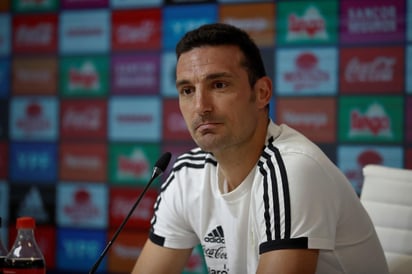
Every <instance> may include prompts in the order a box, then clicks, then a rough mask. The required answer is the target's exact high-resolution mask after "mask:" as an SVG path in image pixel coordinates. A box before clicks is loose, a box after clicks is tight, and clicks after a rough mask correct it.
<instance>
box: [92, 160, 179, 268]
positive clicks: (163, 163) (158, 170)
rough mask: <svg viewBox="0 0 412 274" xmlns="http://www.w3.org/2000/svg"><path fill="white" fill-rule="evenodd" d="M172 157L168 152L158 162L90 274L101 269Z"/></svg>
mask: <svg viewBox="0 0 412 274" xmlns="http://www.w3.org/2000/svg"><path fill="white" fill-rule="evenodd" d="M171 157H172V154H171V153H170V152H166V153H164V154H163V155H162V156H161V157H160V158H159V159H158V160H157V162H156V164H155V166H154V168H153V173H152V176H151V178H150V180H149V182H148V183H147V184H146V187H145V188H144V189H143V191H142V193H140V195H139V197H138V198H137V200H136V202H135V203H134V204H133V206H132V208H131V209H130V211H129V213H128V214H127V216H126V218H125V219H124V220H123V222H122V223H121V225H120V226H119V228H118V229H117V230H116V232H115V233H114V235H113V237H112V239H111V240H110V241H109V242H108V243H107V245H106V247H105V249H104V250H103V252H102V253H101V254H100V256H99V259H98V260H97V261H96V263H95V264H94V265H93V267H92V268H91V269H90V271H89V274H92V273H95V272H96V270H97V268H98V267H99V265H100V263H101V261H102V260H103V258H104V256H105V255H106V253H107V251H109V248H110V247H111V246H112V244H113V242H114V241H115V240H116V238H117V236H119V233H120V231H121V230H122V229H123V227H124V226H125V224H126V222H127V221H128V220H129V218H130V216H132V214H133V211H134V210H135V208H136V207H137V206H138V205H139V203H140V201H141V200H142V198H143V196H144V194H145V193H146V191H147V190H148V189H149V186H150V184H151V183H152V182H153V181H154V179H156V178H157V177H159V176H160V175H161V174H162V173H163V172H164V171H165V170H166V168H167V166H168V164H169V162H170V158H171Z"/></svg>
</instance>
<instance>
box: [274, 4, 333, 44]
mask: <svg viewBox="0 0 412 274" xmlns="http://www.w3.org/2000/svg"><path fill="white" fill-rule="evenodd" d="M277 14H278V18H277V19H278V20H277V30H278V32H277V43H278V44H279V45H299V44H305V45H312V44H330V43H335V42H336V41H337V31H338V17H339V16H338V4H337V1H323V2H321V1H310V2H309V1H308V2H307V1H300V2H299V1H298V2H296V1H283V2H279V4H278V11H277Z"/></svg>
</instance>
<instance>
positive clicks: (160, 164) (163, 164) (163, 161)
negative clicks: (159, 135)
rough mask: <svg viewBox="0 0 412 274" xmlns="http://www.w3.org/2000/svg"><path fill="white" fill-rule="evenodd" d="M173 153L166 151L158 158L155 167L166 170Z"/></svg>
mask: <svg viewBox="0 0 412 274" xmlns="http://www.w3.org/2000/svg"><path fill="white" fill-rule="evenodd" d="M171 158H172V154H171V153H170V152H165V153H164V154H163V155H162V157H160V158H159V160H157V162H156V164H155V167H157V168H158V169H160V170H161V171H162V172H165V170H166V168H167V166H168V165H169V162H170V159H171Z"/></svg>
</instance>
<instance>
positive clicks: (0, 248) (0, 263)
mask: <svg viewBox="0 0 412 274" xmlns="http://www.w3.org/2000/svg"><path fill="white" fill-rule="evenodd" d="M1 225H2V224H1V217H0V229H1ZM7 253H8V252H7V249H6V247H5V246H4V244H3V241H2V240H1V235H0V274H3V267H4V259H5V258H6V256H7Z"/></svg>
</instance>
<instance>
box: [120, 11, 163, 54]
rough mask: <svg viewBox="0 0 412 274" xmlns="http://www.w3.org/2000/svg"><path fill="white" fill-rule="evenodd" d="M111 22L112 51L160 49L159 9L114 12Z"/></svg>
mask: <svg viewBox="0 0 412 274" xmlns="http://www.w3.org/2000/svg"><path fill="white" fill-rule="evenodd" d="M112 21H113V22H112V47H113V49H114V50H139V49H150V50H152V49H158V48H160V44H161V31H160V30H161V24H160V22H161V13H160V9H146V10H133V11H114V12H113V13H112Z"/></svg>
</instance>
